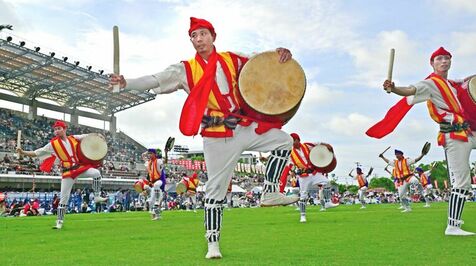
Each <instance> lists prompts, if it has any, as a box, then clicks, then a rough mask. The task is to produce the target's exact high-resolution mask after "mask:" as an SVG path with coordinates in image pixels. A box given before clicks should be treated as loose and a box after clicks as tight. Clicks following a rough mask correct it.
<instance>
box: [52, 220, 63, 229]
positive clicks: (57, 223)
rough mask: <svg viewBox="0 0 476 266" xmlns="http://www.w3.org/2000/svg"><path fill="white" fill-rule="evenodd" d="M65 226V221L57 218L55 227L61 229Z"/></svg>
mask: <svg viewBox="0 0 476 266" xmlns="http://www.w3.org/2000/svg"><path fill="white" fill-rule="evenodd" d="M61 228H63V221H60V220H57V221H56V225H55V226H53V229H61Z"/></svg>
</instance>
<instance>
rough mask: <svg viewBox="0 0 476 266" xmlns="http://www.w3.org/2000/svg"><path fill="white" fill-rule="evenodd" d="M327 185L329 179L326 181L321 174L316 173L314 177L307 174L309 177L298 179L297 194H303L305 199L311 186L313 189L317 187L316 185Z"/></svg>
mask: <svg viewBox="0 0 476 266" xmlns="http://www.w3.org/2000/svg"><path fill="white" fill-rule="evenodd" d="M327 184H329V179H327V177H325V176H324V175H323V174H321V173H317V174H315V175H312V174H309V176H306V177H299V194H300V195H304V194H305V195H306V197H305V198H307V194H308V193H309V190H310V189H311V188H312V187H313V186H315V187H317V186H318V185H322V186H326V185H327ZM301 198H302V196H301ZM305 198H304V199H305Z"/></svg>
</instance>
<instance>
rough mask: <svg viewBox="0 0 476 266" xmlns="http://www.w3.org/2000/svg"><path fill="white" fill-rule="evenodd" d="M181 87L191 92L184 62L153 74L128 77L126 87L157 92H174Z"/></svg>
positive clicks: (127, 89)
mask: <svg viewBox="0 0 476 266" xmlns="http://www.w3.org/2000/svg"><path fill="white" fill-rule="evenodd" d="M179 89H183V90H185V91H186V92H187V93H189V92H190V89H189V87H188V83H187V75H186V72H185V66H184V64H183V63H178V64H174V65H170V66H169V67H167V68H166V69H165V70H164V71H162V72H159V73H156V74H153V75H148V76H143V77H140V78H136V79H127V86H126V87H125V88H124V90H126V91H130V90H137V91H147V90H154V92H155V93H157V94H164V93H172V92H174V91H177V90H179Z"/></svg>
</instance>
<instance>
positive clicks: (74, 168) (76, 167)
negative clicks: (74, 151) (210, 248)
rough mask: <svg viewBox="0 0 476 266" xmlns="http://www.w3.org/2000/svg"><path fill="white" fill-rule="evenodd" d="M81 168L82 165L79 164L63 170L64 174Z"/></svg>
mask: <svg viewBox="0 0 476 266" xmlns="http://www.w3.org/2000/svg"><path fill="white" fill-rule="evenodd" d="M80 166H81V165H79V164H75V165H73V166H71V167H70V168H63V172H67V171H72V170H76V169H78V168H79V167H80Z"/></svg>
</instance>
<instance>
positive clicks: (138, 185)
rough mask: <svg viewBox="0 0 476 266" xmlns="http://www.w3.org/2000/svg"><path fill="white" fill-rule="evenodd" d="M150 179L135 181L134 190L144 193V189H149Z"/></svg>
mask: <svg viewBox="0 0 476 266" xmlns="http://www.w3.org/2000/svg"><path fill="white" fill-rule="evenodd" d="M149 184H150V183H149V181H147V180H146V179H139V180H137V181H136V182H134V185H133V187H134V190H135V191H137V193H142V192H144V190H147V187H149V186H150V185H149Z"/></svg>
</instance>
